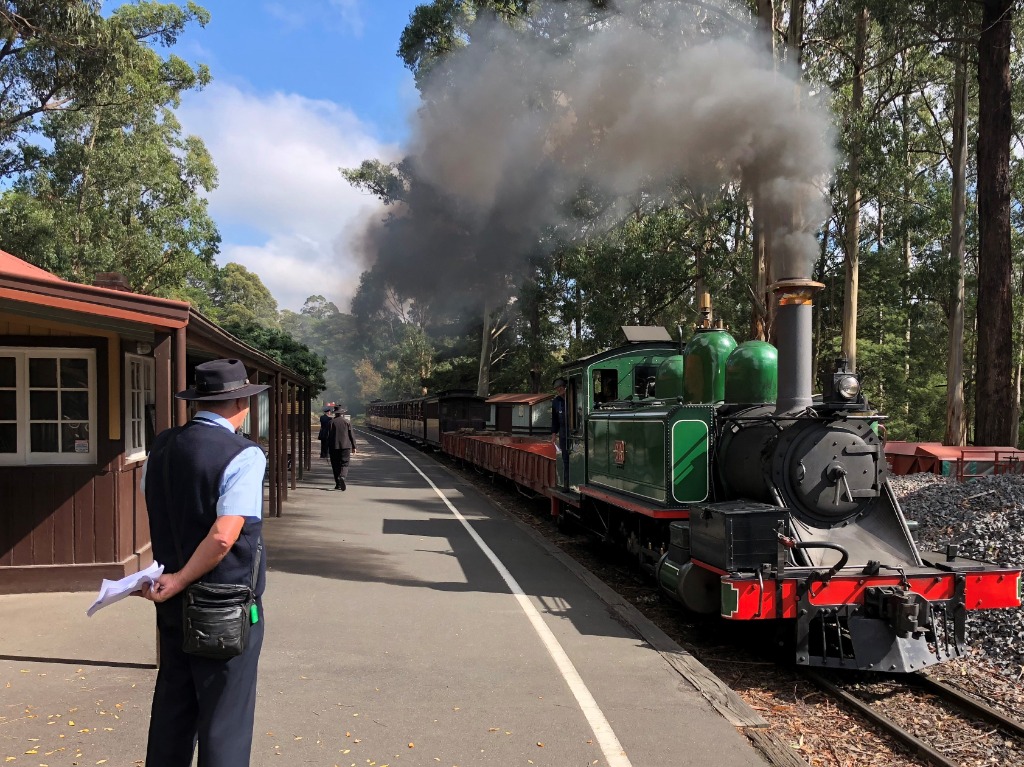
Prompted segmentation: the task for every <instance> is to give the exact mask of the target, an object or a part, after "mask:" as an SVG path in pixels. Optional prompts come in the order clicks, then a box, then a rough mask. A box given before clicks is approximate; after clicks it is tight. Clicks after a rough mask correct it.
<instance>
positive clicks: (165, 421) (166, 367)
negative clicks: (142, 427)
mask: <svg viewBox="0 0 1024 767" xmlns="http://www.w3.org/2000/svg"><path fill="white" fill-rule="evenodd" d="M171 338H172V336H171V334H170V333H156V334H155V339H154V340H155V342H156V343H154V345H153V360H154V363H153V367H154V370H153V373H154V377H155V380H154V381H153V388H154V392H153V394H154V396H155V397H156V403H155V404H156V433H157V434H159V433H160V432H162V431H163V430H164V429H169V428H171V425H172V424H171V402H172V401H173V399H174V390H173V389H172V388H171V382H172V379H171Z"/></svg>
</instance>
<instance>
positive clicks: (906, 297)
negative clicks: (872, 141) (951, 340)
mask: <svg viewBox="0 0 1024 767" xmlns="http://www.w3.org/2000/svg"><path fill="white" fill-rule="evenodd" d="M900 66H901V67H902V69H903V77H904V81H905V80H906V77H907V57H906V56H905V55H904V56H900ZM900 120H901V123H902V126H903V161H904V164H905V167H904V169H903V243H902V244H903V289H902V291H901V293H902V299H903V311H904V312H905V313H906V317H905V318H904V320H903V403H902V407H903V415H904V416H905V417H907V419H908V421H909V418H910V342H911V330H912V328H913V322H914V317H913V311H912V310H913V305H912V304H911V301H910V273H911V267H912V266H913V263H912V255H913V254H912V253H911V251H910V224H909V222H908V219H909V218H910V200H911V196H910V195H911V184H912V183H913V178H914V158H913V156H912V155H911V153H910V97H909V96H908V95H907V94H906V93H904V94H903V99H902V104H901V107H900ZM951 162H952V160H951Z"/></svg>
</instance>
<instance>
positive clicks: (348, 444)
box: [327, 415, 356, 450]
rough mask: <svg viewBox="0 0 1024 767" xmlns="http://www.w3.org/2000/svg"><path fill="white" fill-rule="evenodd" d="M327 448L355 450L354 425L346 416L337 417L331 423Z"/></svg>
mask: <svg viewBox="0 0 1024 767" xmlns="http://www.w3.org/2000/svg"><path fill="white" fill-rule="evenodd" d="M327 447H328V448H329V449H331V450H355V448H356V437H355V434H353V432H352V424H350V423H349V422H348V421H346V420H345V416H343V415H337V416H335V417H334V420H333V421H331V428H330V432H329V433H328V435H327Z"/></svg>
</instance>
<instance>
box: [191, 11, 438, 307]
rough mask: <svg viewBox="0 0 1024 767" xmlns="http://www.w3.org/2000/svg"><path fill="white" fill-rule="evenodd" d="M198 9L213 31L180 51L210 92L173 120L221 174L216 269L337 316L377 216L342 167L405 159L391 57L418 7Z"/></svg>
mask: <svg viewBox="0 0 1024 767" xmlns="http://www.w3.org/2000/svg"><path fill="white" fill-rule="evenodd" d="M422 1H423V0H420V2H422ZM181 2H182V3H183V2H184V0H181ZM199 4H200V5H202V6H203V7H205V8H206V9H207V10H208V11H210V14H211V16H212V18H211V21H210V23H209V24H208V25H207V26H206V27H205V28H199V27H198V26H196V27H194V28H193V29H191V30H190V31H189V33H188V34H187V35H185V36H184V37H183V38H182V39H181V40H180V41H179V44H178V46H177V47H176V49H175V53H177V54H178V55H179V56H181V57H183V58H184V59H186V60H187V61H189V62H191V63H194V64H195V63H204V64H206V65H207V66H209V67H210V70H211V73H212V75H213V83H212V84H211V85H210V86H209V87H207V88H206V89H205V90H203V91H201V92H198V93H191V94H188V95H187V96H186V97H185V99H184V100H183V103H182V107H181V109H180V110H179V117H180V119H181V121H182V125H183V126H184V129H185V131H186V132H188V133H192V134H195V135H198V136H200V137H201V138H202V139H203V140H204V142H205V143H206V146H207V148H208V149H209V150H210V152H211V154H212V155H213V159H214V162H215V163H216V165H217V168H218V171H219V185H218V187H217V189H215V190H213V191H212V192H211V193H210V195H209V199H210V210H211V213H212V215H213V217H214V219H215V220H216V222H217V224H218V227H219V228H220V231H221V236H222V237H223V243H222V246H221V255H220V257H219V259H218V260H219V261H220V262H221V263H222V264H224V263H228V262H231V261H234V262H237V263H241V264H243V265H245V266H246V267H247V268H249V269H251V270H253V271H255V272H256V273H257V274H259V276H260V278H261V279H262V280H263V282H264V283H265V284H266V285H267V287H268V288H270V290H271V292H272V293H273V294H274V296H275V298H276V299H277V300H278V304H279V306H280V308H282V309H292V310H295V311H297V310H298V309H299V308H301V306H302V303H303V301H304V300H305V298H306V297H307V296H309V295H314V294H321V295H325V296H326V297H327V298H328V299H330V300H332V301H334V302H335V303H337V304H338V305H339V307H340V308H342V309H343V310H344V309H346V308H347V307H348V301H349V299H350V298H351V296H352V293H353V292H354V291H355V288H356V287H357V285H358V279H359V274H360V273H361V272H362V271H363V269H364V268H365V267H364V265H363V264H360V263H358V261H357V260H356V259H355V258H354V256H353V255H352V249H351V238H352V237H353V236H354V235H358V233H359V231H360V229H361V222H363V221H365V220H366V218H367V217H368V216H373V215H382V212H381V206H380V205H379V204H378V203H377V202H376V201H375V200H374V199H373V198H371V197H369V196H368V195H366V194H365V193H362V192H359V191H357V190H354V189H352V188H351V187H349V185H348V184H347V183H346V182H345V180H344V179H343V178H342V177H341V174H340V173H339V172H338V168H339V167H351V166H354V165H358V163H359V162H360V161H361V160H363V159H366V158H370V157H380V158H382V159H386V160H391V159H397V158H398V157H399V156H400V155H401V149H400V146H401V143H402V141H403V140H404V138H405V136H406V135H407V132H408V115H409V114H410V113H411V112H412V111H413V110H415V108H416V106H417V103H418V96H417V93H416V89H415V87H414V85H413V79H412V75H411V73H410V72H409V71H408V70H406V69H405V67H404V65H403V64H402V62H401V60H400V59H399V58H398V57H397V55H396V50H397V48H398V39H399V36H400V35H401V32H402V29H403V28H404V27H405V25H406V23H407V22H408V19H409V14H410V13H411V12H412V10H413V9H414V8H415V7H416V6H417V5H418V4H419V2H417V0H277V1H273V0H267V1H264V0H245V1H243V0H206V1H205V2H203V0H199Z"/></svg>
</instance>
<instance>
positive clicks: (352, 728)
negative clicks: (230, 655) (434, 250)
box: [0, 432, 767, 767]
mask: <svg viewBox="0 0 1024 767" xmlns="http://www.w3.org/2000/svg"><path fill="white" fill-rule="evenodd" d="M358 437H359V439H360V444H359V451H358V453H356V455H355V456H353V462H352V466H351V471H350V476H349V481H348V489H347V490H346V491H345V492H339V491H334V490H333V481H332V480H331V478H330V469H329V466H328V465H327V462H326V461H321V460H320V459H314V466H313V470H312V471H311V472H307V473H306V478H305V481H304V482H302V483H300V485H299V487H298V489H297V490H293V491H291V493H290V495H289V499H288V503H286V504H285V506H284V516H282V517H281V518H271V519H267V520H265V523H264V535H265V538H266V542H267V561H268V566H269V568H270V569H269V572H268V581H267V592H266V595H265V597H264V606H265V620H266V631H267V633H266V639H265V643H264V647H263V654H262V658H261V662H260V682H259V692H258V700H257V705H256V730H255V737H254V743H253V756H252V765H254V767H270V765H276V766H277V767H292V766H293V765H326V767H331V765H340V766H341V767H353V766H354V765H358V766H359V767H364V766H365V765H370V767H385V765H389V766H390V767H399V766H400V765H417V766H419V765H422V766H424V767H425V766H427V765H443V766H444V767H478V766H490V767H513V766H515V765H538V766H541V765H544V766H547V767H583V766H584V765H606V766H609V767H668V766H669V765H671V766H672V767H679V766H680V765H702V764H715V765H716V767H758V766H762V765H765V764H767V761H766V759H765V758H764V757H763V756H762V754H761V752H760V751H759V750H758V749H756V748H755V747H754V746H753V742H754V741H755V740H757V738H756V737H754V736H753V735H749V734H750V733H751V732H752V731H756V730H757V728H758V727H759V726H760V727H763V725H764V722H763V721H762V720H761V719H760V717H759V716H758V715H757V714H756V712H754V711H752V710H750V709H749V708H748V707H746V706H745V705H744V704H743V703H742V701H740V700H739V699H738V698H737V697H736V696H735V695H733V694H731V692H730V691H728V690H727V689H725V688H724V687H722V686H720V685H719V684H718V683H717V680H715V679H714V678H713V677H712V676H711V675H710V673H708V672H707V671H706V670H704V669H703V668H702V667H701V666H700V665H699V664H698V663H696V661H695V660H694V659H693V658H692V657H691V656H689V655H688V654H687V653H686V652H685V651H683V650H682V649H681V648H679V647H678V646H676V645H675V644H674V643H673V642H672V641H671V640H670V639H668V637H666V636H664V635H663V634H662V633H661V632H660V631H659V630H658V629H657V628H656V627H654V626H653V625H651V624H649V623H647V622H646V621H645V619H643V617H642V616H640V614H639V613H637V612H636V611H635V610H634V609H633V608H632V607H631V606H629V605H628V604H626V603H625V602H624V601H623V600H622V599H621V598H619V597H617V595H615V594H614V593H613V592H611V591H610V590H609V589H607V587H604V586H603V585H602V584H600V583H599V582H598V581H596V579H595V578H594V577H593V576H591V575H589V574H588V573H586V572H585V571H583V570H582V568H580V566H579V565H577V564H576V563H574V562H572V561H571V560H569V559H568V558H567V557H566V556H565V555H564V554H562V553H561V552H559V551H558V550H557V549H555V548H554V547H553V546H552V545H551V544H549V543H547V542H546V541H544V540H543V539H542V538H540V537H539V536H538V535H537V533H535V532H534V531H531V530H529V529H528V528H527V527H526V526H525V525H523V524H522V523H520V522H518V521H517V520H515V519H513V518H511V517H509V516H508V515H506V514H505V513H504V512H502V511H501V510H500V509H497V508H496V507H495V506H494V505H493V504H491V503H490V502H489V501H488V500H487V499H486V498H484V497H483V496H481V495H480V494H478V493H477V492H476V491H475V490H474V489H473V488H472V487H470V486H469V485H467V484H466V483H464V482H462V481H460V480H459V479H458V478H457V477H455V476H453V475H452V474H451V473H449V472H448V471H446V470H445V469H444V468H443V467H441V466H440V465H439V464H437V463H435V462H434V461H432V460H431V459H430V458H429V457H428V456H425V455H423V454H421V453H419V452H417V451H415V450H414V449H412V448H410V447H409V446H407V445H404V444H402V443H400V442H396V441H392V440H387V439H381V438H380V437H378V436H376V435H368V434H367V433H365V432H359V433H358ZM98 586H99V584H97V588H98ZM94 596H95V595H94V594H93V593H88V594H85V593H68V594H18V595H7V596H0V762H3V763H4V764H11V765H12V766H13V767H23V766H24V765H31V767H36V766H37V765H47V767H57V765H72V766H74V765H95V764H107V765H110V766H111V767H128V766H130V765H141V764H142V759H143V757H144V755H145V740H146V731H147V728H148V726H149V705H150V698H151V696H152V690H153V683H154V680H155V676H156V671H155V627H154V621H153V608H152V605H150V604H149V603H148V602H145V601H144V600H141V599H137V598H131V599H128V600H125V601H123V602H120V603H118V604H116V605H112V606H109V607H107V608H104V609H103V610H101V611H99V612H98V613H96V615H95V616H93V617H92V618H86V616H85V611H86V608H88V606H89V605H90V604H91V602H92V600H93V598H94ZM745 733H747V734H745ZM8 757H13V759H8ZM4 760H7V761H4ZM101 760H102V761H101Z"/></svg>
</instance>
